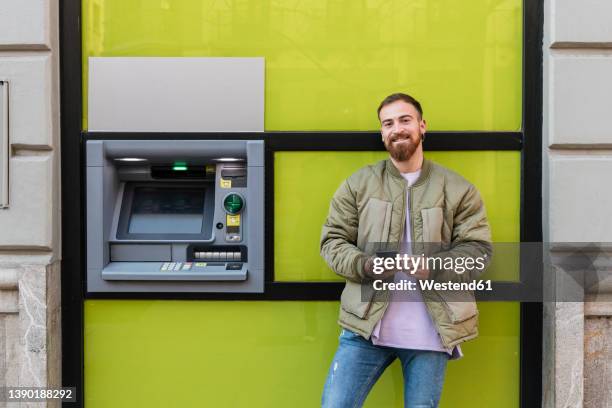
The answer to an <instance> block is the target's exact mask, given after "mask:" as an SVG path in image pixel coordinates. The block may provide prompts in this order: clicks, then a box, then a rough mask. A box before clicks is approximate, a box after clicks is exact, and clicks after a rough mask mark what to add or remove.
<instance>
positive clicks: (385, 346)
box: [321, 93, 491, 408]
mask: <svg viewBox="0 0 612 408" xmlns="http://www.w3.org/2000/svg"><path fill="white" fill-rule="evenodd" d="M378 118H379V120H380V124H381V134H382V141H383V143H384V145H385V147H386V149H387V151H388V152H389V156H390V157H389V159H387V160H383V161H381V162H379V163H376V164H374V165H371V166H366V167H364V168H362V169H360V170H358V171H357V172H355V173H354V174H353V175H351V176H350V177H349V178H348V179H347V180H346V181H344V182H343V183H342V185H341V186H340V187H339V189H338V191H336V193H335V194H334V197H333V199H332V202H331V205H330V210H329V215H328V217H327V220H326V222H325V225H324V226H323V231H322V237H321V255H322V256H323V257H324V258H325V260H326V261H327V263H328V264H329V266H330V267H331V268H332V269H333V270H334V272H336V273H337V274H338V275H340V276H342V277H344V278H345V279H346V285H345V288H344V291H343V292H342V297H341V308H340V317H339V320H338V323H339V324H340V325H341V326H342V328H343V330H342V333H341V335H340V342H339V346H338V350H337V352H336V355H335V356H334V360H333V362H332V365H331V368H330V370H329V374H328V378H327V381H326V384H325V388H324V391H323V399H322V404H323V406H324V407H333V408H341V407H355V406H361V404H363V402H364V400H365V398H366V397H367V395H368V393H369V391H370V389H371V388H372V386H373V385H374V383H375V382H376V380H377V379H378V378H379V377H380V375H381V374H382V373H383V371H384V370H385V369H386V367H387V366H389V364H391V362H392V361H393V360H395V358H399V359H400V361H401V364H402V371H403V374H404V404H405V406H406V407H436V406H437V405H438V401H439V399H440V394H441V392H442V384H443V380H444V373H445V369H446V363H447V361H448V360H449V358H458V357H459V356H460V355H461V351H460V349H459V344H460V343H461V342H463V341H466V340H470V339H473V338H475V337H476V336H477V335H478V321H477V319H478V318H477V313H478V312H477V309H476V305H475V302H474V297H473V293H472V292H461V293H462V296H461V297H460V298H459V301H457V297H452V298H451V294H450V293H448V292H443V291H434V290H423V291H421V290H418V289H417V290H409V291H403V292H399V291H390V290H384V291H375V290H373V289H372V287H373V284H374V282H378V285H379V286H380V282H381V281H384V282H392V281H394V280H395V281H396V282H397V281H399V280H400V279H402V280H406V281H410V282H413V283H412V284H413V285H414V286H413V287H416V288H418V287H419V286H418V285H416V283H419V282H418V281H419V280H433V281H436V282H469V281H471V280H472V279H474V278H475V277H477V276H478V275H479V274H480V273H481V272H482V270H483V268H484V267H483V268H481V269H473V270H470V271H468V272H465V273H457V272H456V271H455V270H453V269H448V268H447V269H445V267H442V266H441V265H440V264H435V266H429V265H428V264H427V263H424V262H421V263H419V262H416V261H415V262H413V263H412V264H411V265H412V266H413V268H412V269H411V271H410V273H405V272H403V271H401V270H398V269H397V268H396V267H394V268H391V269H385V270H384V271H383V272H382V273H381V271H380V268H374V266H375V263H376V262H377V259H376V258H377V257H376V254H372V253H371V251H370V250H369V248H370V247H371V246H372V245H373V244H375V243H397V244H401V247H402V248H407V249H408V252H411V251H412V253H413V254H415V255H421V251H423V252H428V251H430V250H428V249H425V248H430V247H431V246H432V245H434V246H435V245H437V248H438V251H441V252H437V253H435V256H436V257H440V259H442V258H444V259H453V260H455V259H459V258H463V259H465V258H466V257H473V258H477V257H479V258H480V259H484V260H485V261H484V264H485V266H486V264H488V262H489V261H490V257H491V243H490V241H491V234H490V229H489V224H488V221H487V217H486V211H485V208H484V205H483V203H482V200H481V198H480V195H479V193H478V191H477V190H476V188H475V187H474V186H473V185H471V184H470V183H469V182H468V181H466V180H465V179H464V178H463V177H461V176H460V175H458V174H456V173H454V172H452V171H450V170H448V169H445V168H443V167H442V166H439V165H437V164H435V163H432V162H430V161H428V160H425V159H424V157H423V139H424V136H425V132H426V122H425V120H424V119H423V110H422V108H421V105H420V103H419V102H418V101H417V100H416V99H414V98H413V97H411V96H409V95H406V94H401V93H397V94H392V95H390V96H388V97H387V98H385V99H384V100H383V101H382V103H381V104H380V106H379V108H378ZM429 243H431V244H429ZM425 244H428V245H425ZM443 248H446V249H443ZM417 251H418V252H417ZM428 254H429V253H428ZM412 259H416V258H412ZM421 259H423V258H421ZM379 265H380V264H379ZM423 265H426V266H423ZM375 269H378V270H377V271H376V272H375ZM455 295H456V293H455ZM453 300H454V301H453Z"/></svg>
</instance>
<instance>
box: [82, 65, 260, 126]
mask: <svg viewBox="0 0 612 408" xmlns="http://www.w3.org/2000/svg"><path fill="white" fill-rule="evenodd" d="M264 78H265V74H264V59H263V58H262V57H255V58H161V57H110V58H108V57H90V58H89V85H88V127H89V131H134V132H263V129H264Z"/></svg>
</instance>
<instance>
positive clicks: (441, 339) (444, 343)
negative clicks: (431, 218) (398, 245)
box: [404, 186, 450, 349]
mask: <svg viewBox="0 0 612 408" xmlns="http://www.w3.org/2000/svg"><path fill="white" fill-rule="evenodd" d="M409 190H410V210H411V211H412V203H413V197H412V196H413V194H412V186H410V187H409ZM404 197H405V195H404ZM404 213H406V211H404ZM404 225H406V220H404ZM423 228H424V227H423ZM414 231H415V230H414V220H413V219H412V220H410V233H411V236H410V247H411V252H412V250H414V245H412V242H413V241H414V237H415V234H414ZM412 255H413V256H414V255H415V254H412ZM428 279H429V277H428ZM434 293H435V292H434ZM436 295H437V296H438V297H439V298H440V301H441V302H443V303H444V304H445V305H444V308H445V309H448V303H447V302H446V300H444V298H443V297H442V296H440V294H439V293H436ZM423 303H425V308H426V309H427V313H429V318H430V319H431V321H432V322H433V324H434V326H435V327H436V332H437V333H438V336H440V341H441V342H442V345H443V346H444V347H446V348H447V349H448V348H450V347H449V346H448V345H447V344H446V341H444V337H442V334H440V333H441V330H440V325H439V324H438V322H437V321H436V319H434V316H433V313H432V311H431V308H430V306H429V303H428V302H426V301H425V299H423Z"/></svg>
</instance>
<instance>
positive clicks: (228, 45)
mask: <svg viewBox="0 0 612 408" xmlns="http://www.w3.org/2000/svg"><path fill="white" fill-rule="evenodd" d="M89 56H175V57H181V56H186V57H194V56H205V57H209V56H210V57H233V56H244V57H249V56H263V57H265V60H266V85H265V112H266V113H265V129H266V130H371V129H377V128H378V122H377V118H376V115H375V110H376V107H377V105H378V103H379V102H380V100H381V99H382V98H383V97H384V96H386V95H388V94H390V93H392V92H398V91H402V92H408V93H410V94H413V95H414V96H416V97H417V98H418V99H420V100H421V102H422V103H423V106H424V109H425V117H426V118H427V119H428V121H429V125H430V129H432V130H518V129H519V128H520V126H521V98H522V91H521V89H522V2H521V0H466V1H463V2H457V1H455V0H429V1H423V0H405V1H399V0H392V1H389V0H371V1H361V2H356V1H353V0H309V1H297V0H293V1H287V0H284V1H281V0H276V1H261V0H244V1H215V0H157V1H142V0H83V74H84V75H83V81H84V95H83V102H84V110H83V115H84V117H83V121H84V123H83V126H84V128H87V123H86V117H87V105H86V101H87V95H86V93H87V86H86V84H87V57H89ZM164 81H165V82H166V83H168V84H171V82H172V78H164Z"/></svg>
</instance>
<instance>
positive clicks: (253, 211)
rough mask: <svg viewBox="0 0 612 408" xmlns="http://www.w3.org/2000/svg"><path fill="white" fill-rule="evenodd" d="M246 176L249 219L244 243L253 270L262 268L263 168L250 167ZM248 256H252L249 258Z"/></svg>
mask: <svg viewBox="0 0 612 408" xmlns="http://www.w3.org/2000/svg"><path fill="white" fill-rule="evenodd" d="M248 171H249V173H248V175H247V178H248V182H247V183H248V185H249V191H248V193H247V201H248V202H249V203H250V206H249V218H248V223H247V229H246V231H245V232H246V234H247V235H246V241H247V242H248V243H249V265H251V266H252V267H253V268H262V269H263V267H264V237H265V235H264V218H265V213H264V168H263V167H250V166H249V170H248ZM250 254H253V256H252V257H251V256H250Z"/></svg>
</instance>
